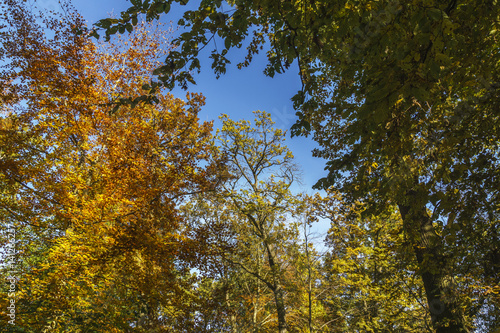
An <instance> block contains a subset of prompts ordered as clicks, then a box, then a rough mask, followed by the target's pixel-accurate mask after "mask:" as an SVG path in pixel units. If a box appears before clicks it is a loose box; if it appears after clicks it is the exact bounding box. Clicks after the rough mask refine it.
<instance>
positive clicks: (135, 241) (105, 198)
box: [0, 1, 217, 332]
mask: <svg viewBox="0 0 500 333" xmlns="http://www.w3.org/2000/svg"><path fill="white" fill-rule="evenodd" d="M4 5H6V6H7V8H4V10H3V12H2V24H3V25H4V26H3V31H2V36H1V39H2V44H1V45H2V46H1V49H0V54H1V57H2V61H3V65H4V66H3V71H2V78H3V79H4V80H3V81H2V82H4V83H5V84H4V85H3V86H2V97H1V98H2V99H1V108H2V112H3V115H2V117H1V118H0V142H1V162H0V178H1V196H0V219H1V221H2V227H4V226H7V225H12V226H13V228H14V229H15V230H16V250H17V252H16V253H17V254H16V255H17V258H18V268H17V273H16V278H18V279H19V281H17V285H16V286H17V290H16V294H15V295H16V320H15V326H12V325H10V324H7V320H8V317H6V316H5V313H3V314H2V326H4V327H5V328H7V329H8V328H12V329H14V327H15V329H17V330H19V331H30V332H34V331H37V332H41V331H43V330H44V329H51V330H52V331H57V332H81V331H82V330H83V331H106V332H123V331H127V330H129V329H131V327H135V328H136V330H135V331H137V332H146V331H147V332H151V330H153V329H156V328H158V327H162V328H165V327H171V328H172V329H173V330H176V327H185V328H186V327H189V322H188V323H186V321H189V320H188V319H186V318H188V317H189V316H187V315H185V314H186V313H188V312H192V311H193V310H192V307H193V306H195V305H194V303H193V302H192V299H193V298H195V297H196V296H195V295H193V293H192V288H193V283H194V282H195V278H194V277H193V276H192V273H191V269H192V268H193V267H198V266H203V259H202V258H200V257H202V256H203V251H201V250H199V249H200V248H202V247H203V241H202V240H201V239H200V237H201V236H202V235H203V232H201V231H200V232H199V233H198V234H197V233H195V232H193V231H192V230H187V229H186V228H184V227H183V221H182V218H181V217H180V215H179V213H178V212H177V206H178V205H179V204H180V203H181V202H182V201H183V198H184V197H186V196H187V195H188V194H190V193H193V192H199V191H206V190H212V189H213V188H214V186H215V183H216V181H217V179H216V178H215V177H214V175H215V172H214V171H215V169H216V164H215V163H214V161H213V160H212V157H213V156H214V154H211V153H210V149H211V138H212V135H211V129H212V125H211V123H200V121H199V119H198V116H197V114H198V112H199V110H200V107H201V106H202V105H203V97H202V96H200V95H188V96H187V101H182V100H180V99H177V98H174V97H173V96H172V95H170V94H159V95H157V99H158V103H157V104H156V105H155V106H152V105H149V104H141V105H137V106H136V107H135V108H132V107H127V106H122V107H120V108H119V109H115V105H114V102H115V100H116V99H117V98H126V97H129V96H136V95H138V94H140V92H141V91H142V85H143V84H145V83H146V82H148V81H149V78H150V77H151V74H150V71H151V70H152V69H153V68H154V67H156V66H157V65H158V64H157V59H158V57H159V56H162V51H161V50H162V49H161V47H160V46H161V45H162V44H163V43H164V42H165V41H164V38H165V37H168V31H163V32H162V31H161V29H159V30H157V31H156V32H155V31H151V30H150V29H149V28H148V26H147V25H144V24H142V25H140V26H137V27H136V30H135V31H134V34H132V35H130V36H129V37H128V38H126V39H122V40H119V39H118V40H115V41H113V42H112V43H101V44H98V45H96V44H94V43H92V42H91V40H89V38H88V37H86V36H81V35H80V36H77V35H75V28H81V27H83V20H82V18H80V17H79V16H78V15H77V14H73V13H74V12H73V10H72V8H71V7H70V6H69V5H65V6H64V8H63V9H64V10H65V13H66V14H64V15H58V14H52V15H50V14H49V15H40V16H37V14H36V12H32V11H30V10H29V8H27V7H26V4H25V3H24V2H23V1H5V2H4ZM45 29H47V30H48V31H50V33H48V34H46V33H45V31H44V30H45ZM164 51H165V52H167V51H168V49H165V50H164ZM6 242H7V240H6V239H5V238H2V245H5V244H6ZM5 274H9V273H8V271H7V270H6V269H4V268H3V269H2V280H4V279H5V278H6V277H7V276H6V275H5ZM3 287H4V286H2V288H3ZM7 302H9V299H8V298H7V293H5V294H3V293H2V309H3V310H2V312H3V311H5V309H6V306H7V305H6V304H7Z"/></svg>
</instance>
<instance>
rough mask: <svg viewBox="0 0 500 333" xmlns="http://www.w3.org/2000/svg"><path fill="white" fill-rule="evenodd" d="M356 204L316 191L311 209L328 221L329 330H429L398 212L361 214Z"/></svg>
mask: <svg viewBox="0 0 500 333" xmlns="http://www.w3.org/2000/svg"><path fill="white" fill-rule="evenodd" d="M365 209H366V207H363V205H362V204H361V203H359V202H358V203H355V204H352V205H348V204H345V203H343V200H342V197H341V195H340V194H339V193H337V192H334V191H329V192H328V195H327V196H326V197H325V198H320V197H319V196H317V200H316V201H315V206H314V210H313V212H314V214H315V215H316V216H317V217H318V218H323V219H327V220H329V221H331V227H330V230H329V231H328V236H327V245H328V247H329V251H328V252H327V253H326V255H325V260H324V261H323V269H322V273H323V275H324V276H323V278H322V283H323V284H324V288H326V289H328V290H329V292H328V293H325V295H324V297H323V302H324V303H325V307H326V308H327V309H328V312H329V313H330V325H329V331H330V332H346V331H347V332H433V330H432V329H431V325H430V324H431V323H430V316H429V314H428V313H427V309H426V307H425V301H424V299H423V285H422V283H421V281H419V279H418V277H417V274H416V269H417V267H416V261H415V260H414V258H413V257H412V256H410V255H409V254H410V253H411V252H410V251H406V252H405V251H400V249H401V248H406V249H408V250H411V249H410V247H409V244H408V242H407V241H406V240H405V238H404V237H403V233H402V232H401V231H402V228H403V226H402V221H401V218H400V216H399V215H398V214H397V212H395V211H393V212H390V213H388V214H384V215H379V216H371V217H364V218H363V217H362V213H363V210H365Z"/></svg>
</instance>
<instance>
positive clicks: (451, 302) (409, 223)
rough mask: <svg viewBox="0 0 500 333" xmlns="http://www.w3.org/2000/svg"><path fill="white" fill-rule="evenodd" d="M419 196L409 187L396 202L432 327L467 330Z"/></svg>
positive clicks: (442, 332)
mask: <svg viewBox="0 0 500 333" xmlns="http://www.w3.org/2000/svg"><path fill="white" fill-rule="evenodd" d="M422 197H425V195H423V196H422V195H420V196H419V195H418V192H417V191H409V192H408V193H407V196H406V198H405V199H406V202H399V203H398V206H399V211H400V213H401V217H402V219H403V227H404V230H405V233H406V235H407V237H408V240H409V241H410V242H411V245H412V247H413V250H414V252H415V256H416V259H417V263H418V267H419V274H420V276H421V278H422V281H423V283H424V289H425V293H426V297H427V304H428V306H429V311H430V315H431V320H432V324H433V327H434V328H435V329H436V333H468V332H469V330H468V328H467V326H466V323H465V318H464V315H463V312H462V309H461V308H460V307H459V305H458V303H457V299H456V290H454V287H453V276H452V275H451V274H450V270H449V268H450V266H449V262H448V260H447V259H446V257H445V255H444V253H443V243H442V239H441V237H440V236H439V235H438V234H437V233H436V231H435V230H434V226H433V225H432V220H431V218H430V216H429V214H428V212H427V208H426V206H425V204H424V203H422V200H421V198H422ZM419 199H420V200H419Z"/></svg>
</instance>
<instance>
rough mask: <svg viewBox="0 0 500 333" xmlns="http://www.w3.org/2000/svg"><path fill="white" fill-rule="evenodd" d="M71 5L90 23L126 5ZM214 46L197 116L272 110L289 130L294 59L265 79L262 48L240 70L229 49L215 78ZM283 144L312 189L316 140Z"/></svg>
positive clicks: (319, 168)
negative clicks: (223, 69)
mask: <svg viewBox="0 0 500 333" xmlns="http://www.w3.org/2000/svg"><path fill="white" fill-rule="evenodd" d="M72 3H73V5H74V6H75V7H76V9H77V10H78V11H79V13H80V14H82V15H83V17H84V18H85V19H86V20H87V21H88V23H89V25H91V24H93V23H95V22H97V21H98V20H99V19H102V18H105V17H108V16H109V14H111V13H114V14H117V15H118V14H119V13H120V12H121V11H122V10H125V9H127V8H128V7H129V6H130V2H129V1H126V0H101V1H98V0H73V1H72ZM37 4H38V6H40V7H44V8H47V9H54V10H57V9H58V8H59V5H58V1H57V0H37ZM183 9H185V7H184V8H183ZM180 15H181V14H180V13H179V11H178V7H172V11H171V13H169V14H168V15H164V16H163V18H162V21H164V22H168V21H173V22H174V26H175V23H176V22H177V20H178V18H179V17H180ZM181 32H182V31H181ZM212 49H213V47H207V53H206V56H205V57H204V58H205V59H204V60H203V59H200V60H201V64H202V71H201V73H200V74H199V75H196V76H195V80H196V81H197V85H191V86H190V87H189V89H188V91H190V92H201V93H202V94H203V95H204V96H205V97H206V105H205V107H204V108H203V109H202V111H201V113H200V118H201V120H215V127H218V126H219V125H220V122H219V121H218V116H219V115H220V114H221V113H225V114H228V115H229V116H230V117H231V118H232V119H233V120H239V119H247V120H252V119H253V114H252V111H254V110H265V111H267V112H269V113H271V117H272V119H273V120H274V121H275V122H276V124H275V126H276V127H279V128H281V129H283V130H289V128H290V126H292V124H293V123H294V122H295V119H296V116H295V111H294V109H293V106H292V102H291V101H290V98H291V97H292V96H293V95H294V94H295V93H296V92H297V91H298V90H299V89H300V87H301V83H300V79H299V76H298V67H297V65H296V63H294V64H292V66H291V67H290V69H289V70H288V71H287V72H286V73H285V74H278V75H276V76H275V77H274V78H269V77H266V76H265V75H264V74H263V72H262V71H263V70H264V67H265V64H266V57H265V52H262V54H259V55H258V56H257V57H255V58H254V61H253V62H252V64H251V65H250V66H249V67H247V68H243V69H241V70H238V69H237V68H236V64H237V63H238V62H239V60H241V59H243V57H244V54H245V52H246V50H245V49H242V50H232V51H230V52H229V59H230V60H232V64H231V65H229V66H228V69H227V73H226V74H225V75H223V76H221V77H220V78H219V79H216V78H215V75H214V74H213V72H212V71H211V68H210V63H209V59H208V54H209V53H208V52H209V51H210V50H212ZM202 58H203V57H202ZM173 93H174V95H176V97H181V98H183V97H184V96H185V92H184V91H182V90H181V89H175V90H174V91H173ZM286 145H287V146H288V147H289V148H290V149H291V150H292V152H293V154H294V156H295V158H296V162H297V164H299V165H300V167H301V169H302V183H303V186H301V188H300V189H299V190H300V191H305V192H306V193H309V194H312V193H314V191H313V190H312V189H311V187H312V185H314V183H315V182H316V181H317V180H318V179H319V178H321V177H323V176H325V175H326V171H324V166H325V161H324V160H321V159H318V158H313V157H312V153H311V150H312V149H313V148H314V147H316V146H317V145H316V143H315V142H314V141H312V139H311V138H304V137H299V138H290V136H289V135H287V141H286ZM318 227H319V228H318V231H321V232H324V231H326V229H327V226H326V225H322V226H318Z"/></svg>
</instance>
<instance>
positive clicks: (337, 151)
mask: <svg viewBox="0 0 500 333" xmlns="http://www.w3.org/2000/svg"><path fill="white" fill-rule="evenodd" d="M186 2H187V1H182V2H181V4H184V3H186ZM172 3H173V1H167V0H164V1H155V2H151V3H150V2H144V3H143V2H139V1H136V2H133V6H132V7H130V8H129V9H128V10H127V11H126V12H124V15H123V16H122V17H121V18H120V19H116V20H111V19H103V20H101V21H99V22H98V24H97V27H98V28H103V29H105V30H106V33H107V36H108V37H109V36H110V35H111V34H113V33H115V32H117V31H119V30H125V29H126V28H129V27H130V28H132V26H131V24H130V22H132V23H133V22H134V17H136V16H137V14H138V13H145V14H146V15H147V18H148V19H150V20H152V19H155V18H157V17H158V15H159V14H160V13H168V12H169V10H170V7H171V4H172ZM229 4H230V5H231V6H232V7H230V9H229V10H227V11H224V10H223V4H222V2H220V1H216V0H213V1H204V2H202V3H201V4H200V6H199V7H198V8H197V9H194V10H186V11H185V13H184V16H183V19H181V20H179V22H178V23H179V25H180V26H183V27H187V28H188V30H187V31H186V32H184V33H183V34H181V36H180V37H179V38H177V39H176V42H177V43H178V44H179V45H180V51H179V52H176V53H170V54H169V56H168V57H167V58H166V61H165V65H163V66H162V67H159V68H158V69H157V70H156V72H155V73H157V74H160V76H159V77H158V79H159V81H158V82H160V83H162V84H164V85H166V86H167V87H173V85H174V83H175V82H179V83H180V84H181V85H183V86H185V85H187V82H189V81H193V79H192V76H191V74H190V73H188V70H193V69H199V67H200V63H199V60H198V55H199V52H200V50H201V49H203V48H204V47H205V46H206V45H207V44H209V43H210V42H211V41H212V40H214V38H221V39H223V40H224V43H223V44H224V47H223V48H222V47H220V46H219V48H216V49H215V50H214V51H213V52H212V55H211V58H212V59H213V64H212V68H213V69H214V70H215V73H216V74H217V75H220V74H222V73H224V72H225V68H226V65H227V63H229V60H228V58H227V52H228V50H229V49H231V48H232V47H241V46H242V45H243V42H244V40H245V39H246V38H247V36H248V35H250V34H251V37H250V42H249V43H248V47H247V49H248V56H247V57H246V58H245V59H244V60H243V61H242V62H241V63H240V66H246V65H248V64H249V62H250V61H251V59H252V56H253V54H255V53H257V52H258V51H259V49H260V46H262V44H264V43H265V42H266V39H267V40H268V45H269V47H270V51H269V52H268V53H267V55H268V59H269V63H268V66H267V68H266V71H265V73H266V74H267V75H269V76H273V75H275V74H276V73H281V72H283V71H284V70H286V69H287V68H288V67H289V66H290V64H292V63H293V62H294V61H295V60H297V63H298V66H299V74H300V77H301V79H302V83H303V89H302V90H301V91H299V92H298V93H297V94H296V95H295V96H294V97H293V100H294V103H295V107H296V108H297V109H298V115H299V120H298V121H297V123H296V124H295V125H294V126H293V128H292V130H293V131H292V133H293V134H296V135H298V134H306V135H307V134H310V133H313V136H314V139H315V140H316V141H317V142H318V143H319V144H320V146H321V149H318V150H316V151H315V152H314V155H315V156H318V157H322V158H325V159H327V160H328V162H327V169H328V170H329V175H328V176H327V177H326V178H324V179H321V180H320V181H319V182H318V183H317V187H320V188H328V187H330V186H332V185H336V187H339V188H342V192H343V193H344V194H345V198H346V200H349V201H351V202H354V201H355V200H364V201H365V202H366V203H367V204H369V205H370V209H369V210H367V211H366V213H367V214H369V213H375V214H378V213H380V212H382V211H383V210H385V209H386V208H387V207H389V206H391V205H397V206H398V210H399V213H400V215H401V218H402V220H403V226H404V229H403V230H404V233H405V235H406V236H407V237H408V239H409V242H410V243H411V246H412V249H413V253H414V255H415V258H416V260H417V263H418V273H419V275H420V277H421V279H422V281H423V284H424V288H425V294H426V298H427V306H428V309H429V311H430V314H431V318H432V322H433V326H434V328H435V329H436V330H437V332H438V333H445V332H468V331H470V329H471V325H472V324H471V321H467V320H466V319H465V318H466V317H468V316H469V314H467V313H464V311H463V306H462V305H461V303H462V302H467V300H466V299H463V298H460V297H459V294H460V293H459V292H458V289H457V288H456V285H457V284H456V281H457V278H461V276H463V274H464V273H463V272H461V271H460V270H461V267H459V265H458V263H459V262H461V261H463V260H466V261H467V262H469V263H470V264H471V266H474V267H475V269H477V270H478V271H480V272H481V273H480V275H481V276H483V278H482V279H481V287H480V289H483V290H484V289H488V288H493V286H495V285H498V282H499V270H498V268H499V266H498V264H497V261H494V260H493V258H497V257H498V245H497V244H498V243H499V240H498V205H499V192H498V188H499V187H500V186H499V185H500V176H499V170H500V168H499V165H498V156H499V146H498V141H499V132H500V126H499V114H498V112H497V110H498V106H499V99H498V96H500V94H499V87H500V85H499V70H500V68H499V64H500V61H499V60H500V59H499V57H500V52H499V43H498V22H499V17H498V11H497V10H496V5H497V4H496V1H495V0H488V1H473V2H467V3H463V2H459V1H456V0H449V1H447V2H440V1H434V0H430V1H425V2H419V1H413V2H405V3H400V2H399V1H397V0H385V1H361V2H355V1H350V0H345V1H335V2H331V1H313V2H306V1H296V2H289V1H285V2H283V1H270V0H268V1H246V0H239V1H229ZM226 8H227V7H226ZM479 18H480V19H479ZM95 35H97V32H95ZM183 68H185V70H182V71H181V73H180V74H179V75H175V76H171V74H172V73H174V72H175V71H177V70H181V69H183ZM481 235H488V237H487V239H485V238H484V237H483V236H481ZM459 238H460V241H457V240H458V239H459ZM477 242H481V243H484V244H485V245H487V246H485V247H483V248H482V250H478V249H477V247H476V246H475V243H477ZM456 245H458V246H456ZM454 247H456V249H453V248H454ZM477 258H481V259H477ZM486 263H487V264H486ZM485 264H486V266H490V267H491V269H484V267H483V268H481V266H484V265H485ZM465 274H468V273H465ZM453 281H455V282H453ZM483 295H484V293H483ZM467 296H468V297H469V298H471V297H472V295H471V294H470V293H469V294H467ZM492 302H493V303H488V304H490V305H488V306H493V307H495V305H493V304H497V303H496V302H497V301H492ZM469 310H471V308H467V309H466V312H469ZM470 314H471V315H472V316H474V314H472V313H470ZM494 320H498V319H494Z"/></svg>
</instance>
